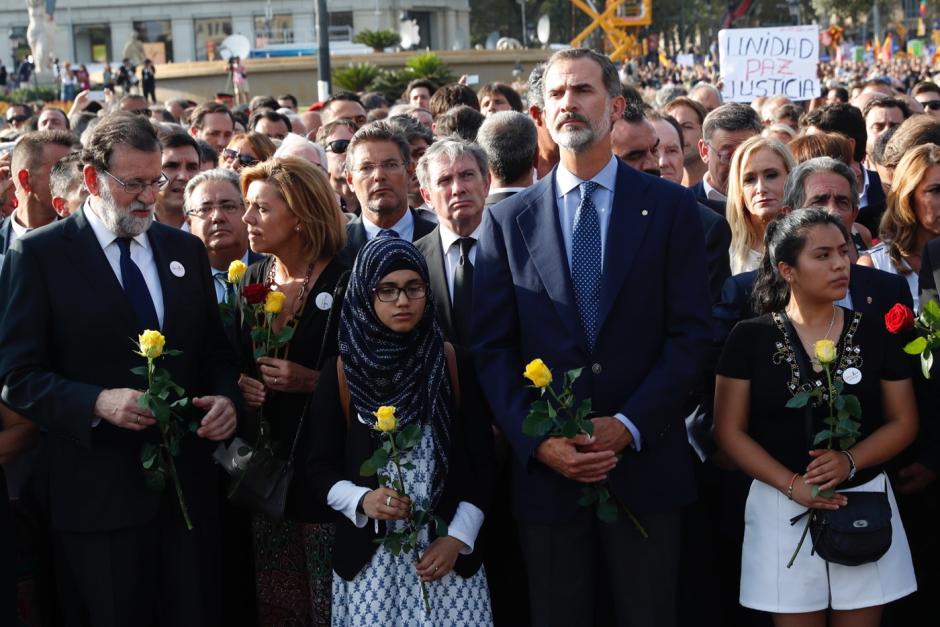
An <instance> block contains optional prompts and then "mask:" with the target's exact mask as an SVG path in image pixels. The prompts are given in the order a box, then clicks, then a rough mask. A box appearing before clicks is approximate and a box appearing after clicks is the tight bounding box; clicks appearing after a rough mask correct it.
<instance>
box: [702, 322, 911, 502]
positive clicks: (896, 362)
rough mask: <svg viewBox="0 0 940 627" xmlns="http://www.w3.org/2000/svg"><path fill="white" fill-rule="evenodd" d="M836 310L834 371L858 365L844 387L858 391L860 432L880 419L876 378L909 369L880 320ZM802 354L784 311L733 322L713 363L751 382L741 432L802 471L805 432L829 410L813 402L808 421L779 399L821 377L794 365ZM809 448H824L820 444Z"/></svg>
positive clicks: (860, 478)
mask: <svg viewBox="0 0 940 627" xmlns="http://www.w3.org/2000/svg"><path fill="white" fill-rule="evenodd" d="M843 311H844V312H845V324H843V328H842V333H841V335H840V337H839V341H838V343H837V344H836V350H837V353H838V359H837V361H836V367H835V368H834V370H833V376H834V377H835V378H837V379H838V380H843V377H844V375H845V372H846V371H847V370H849V369H850V368H854V369H856V370H858V371H859V372H860V373H861V380H860V381H858V382H857V383H854V384H849V383H846V384H845V389H844V391H843V393H844V394H854V395H855V396H857V397H858V400H859V402H860V404H861V406H862V419H861V428H860V429H859V430H860V431H861V438H860V439H864V438H866V437H867V436H869V435H871V433H872V432H874V431H875V430H876V429H878V428H879V427H880V426H881V425H882V424H884V414H883V410H882V403H881V384H880V383H881V381H882V380H886V381H895V380H900V379H907V378H909V377H910V376H911V375H910V370H909V367H908V363H907V360H906V358H905V355H904V353H903V351H902V350H901V348H900V346H899V344H898V342H897V341H896V340H895V338H894V337H893V336H890V335H889V334H888V332H887V331H886V330H885V328H884V325H883V323H882V322H881V321H880V320H875V319H866V318H864V316H862V314H861V313H859V312H853V311H849V310H843ZM788 331H789V332H788ZM791 338H792V339H791ZM797 351H799V353H798V352H797ZM809 362H810V359H809V355H807V354H806V351H805V350H804V348H803V345H802V344H801V343H800V342H799V340H798V339H797V335H796V332H795V331H794V330H793V329H792V325H791V323H790V321H789V319H788V318H787V316H786V315H785V314H782V313H773V314H766V315H763V316H761V317H759V318H754V319H752V320H745V321H742V322H740V323H738V324H737V325H736V326H735V327H734V329H733V330H732V332H731V335H729V336H728V341H727V343H726V344H725V347H724V351H723V352H722V355H721V360H720V362H719V364H718V369H717V373H718V374H720V375H722V376H725V377H731V378H734V379H747V380H749V381H750V382H751V395H750V412H749V420H748V433H749V434H750V436H751V437H752V438H754V440H755V441H756V442H757V443H758V444H760V445H761V446H762V447H763V448H764V449H765V450H766V451H767V452H768V453H770V454H771V455H772V456H773V457H774V458H775V459H777V460H778V461H779V462H780V463H782V464H783V465H784V466H786V467H787V468H789V469H790V470H792V471H793V472H801V473H802V472H805V471H806V466H807V465H808V464H809V463H810V461H811V459H812V458H811V457H810V456H809V454H808V451H809V450H810V449H811V448H814V447H813V446H812V438H813V436H814V435H815V434H816V433H818V432H819V431H821V430H823V429H824V428H825V426H824V423H823V420H824V419H825V417H826V416H827V415H828V405H827V404H821V405H820V406H818V407H813V409H812V425H811V427H810V429H807V424H806V413H805V410H803V409H790V408H787V407H786V403H787V401H788V400H789V399H790V398H791V397H792V396H793V395H794V394H796V393H797V392H799V391H809V390H810V388H811V387H813V386H815V387H822V386H824V385H825V373H824V372H818V373H817V372H814V371H813V370H812V369H810V372H808V373H803V372H802V371H801V370H806V369H808V368H806V367H804V368H803V369H801V367H800V364H801V363H803V364H809ZM853 374H854V373H853ZM849 379H850V380H851V379H852V377H849ZM836 447H837V445H836ZM815 448H825V444H820V445H818V446H817V447H815ZM881 470H882V468H881V467H877V468H867V469H865V470H860V471H859V472H858V475H856V477H855V479H854V480H853V481H852V482H851V484H847V485H858V484H861V483H864V482H866V481H868V480H870V479H872V478H873V477H875V475H877V474H878V473H879V472H880V471H881Z"/></svg>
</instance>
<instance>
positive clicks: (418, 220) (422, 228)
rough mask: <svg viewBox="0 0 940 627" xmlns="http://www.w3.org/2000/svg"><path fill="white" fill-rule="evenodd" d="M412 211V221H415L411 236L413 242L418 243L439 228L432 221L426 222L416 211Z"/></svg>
mask: <svg viewBox="0 0 940 627" xmlns="http://www.w3.org/2000/svg"><path fill="white" fill-rule="evenodd" d="M409 211H411V216H412V219H413V220H414V228H413V231H414V232H413V233H412V235H411V241H412V242H417V241H418V240H419V239H421V238H422V237H424V236H425V235H427V234H428V233H430V232H431V231H433V230H434V229H436V228H437V225H436V224H435V223H433V222H431V221H430V220H425V219H424V218H422V217H421V216H419V215H418V212H417V211H415V210H414V209H409Z"/></svg>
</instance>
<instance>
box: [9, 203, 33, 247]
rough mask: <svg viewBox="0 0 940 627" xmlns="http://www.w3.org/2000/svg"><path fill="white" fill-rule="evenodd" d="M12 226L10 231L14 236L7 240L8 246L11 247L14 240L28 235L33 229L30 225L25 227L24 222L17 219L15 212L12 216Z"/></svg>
mask: <svg viewBox="0 0 940 627" xmlns="http://www.w3.org/2000/svg"><path fill="white" fill-rule="evenodd" d="M10 226H11V227H12V228H11V229H10V233H11V235H12V237H11V238H10V241H9V242H7V247H8V248H9V246H10V245H11V244H12V243H13V242H14V241H16V240H18V239H19V238H21V237H23V236H24V235H26V234H27V233H29V232H30V231H31V230H32V229H30V228H29V227H25V226H23V225H22V224H20V221H19V220H17V219H16V213H15V212H14V213H13V214H12V215H11V216H10Z"/></svg>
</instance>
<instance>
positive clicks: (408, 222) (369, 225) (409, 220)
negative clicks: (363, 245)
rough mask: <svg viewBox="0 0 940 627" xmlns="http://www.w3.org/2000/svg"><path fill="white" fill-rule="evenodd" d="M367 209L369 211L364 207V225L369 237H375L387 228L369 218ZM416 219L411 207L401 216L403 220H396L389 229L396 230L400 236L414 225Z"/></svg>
mask: <svg viewBox="0 0 940 627" xmlns="http://www.w3.org/2000/svg"><path fill="white" fill-rule="evenodd" d="M366 211H368V209H366V208H365V207H363V209H362V226H363V227H364V228H365V230H366V236H367V237H368V239H372V238H373V237H375V236H376V235H378V234H379V231H384V230H386V229H383V228H380V227H379V225H377V224H376V223H375V222H373V221H372V220H370V219H368V218H367V217H366ZM414 221H415V219H414V216H412V215H411V209H406V210H405V215H403V216H402V217H401V220H399V221H398V222H396V223H395V224H394V225H392V226H390V227H389V230H392V231H395V232H396V233H398V235H399V236H401V235H402V232H403V231H404V230H405V229H407V228H408V227H411V226H413V225H414Z"/></svg>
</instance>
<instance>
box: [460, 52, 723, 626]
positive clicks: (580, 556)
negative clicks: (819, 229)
mask: <svg viewBox="0 0 940 627" xmlns="http://www.w3.org/2000/svg"><path fill="white" fill-rule="evenodd" d="M543 90H544V91H543V94H544V98H545V108H544V114H545V123H546V125H547V126H548V128H549V129H550V130H551V132H552V136H553V137H554V139H555V141H556V142H557V143H558V145H559V147H560V154H561V162H560V164H559V165H558V167H557V168H555V170H554V171H553V172H552V173H551V175H550V176H547V177H546V178H544V179H542V180H540V181H539V182H538V183H537V184H535V185H533V186H532V187H530V188H529V189H527V190H526V191H524V192H521V193H519V194H516V195H515V196H513V197H512V198H509V199H508V200H505V201H503V202H502V203H500V204H499V205H497V206H494V207H491V208H490V209H488V210H487V211H486V215H485V217H484V220H483V233H482V236H481V238H480V243H479V244H478V246H479V250H478V252H477V267H476V271H475V273H474V324H473V327H472V332H473V337H474V343H473V351H474V353H475V358H476V362H477V370H478V372H479V375H480V379H481V383H482V385H483V389H484V391H485V393H486V396H487V399H488V400H489V402H490V405H491V407H492V409H493V414H494V415H495V416H496V420H497V423H498V424H499V426H500V428H501V429H502V430H503V432H504V433H505V434H506V437H507V439H508V440H509V442H510V444H511V446H512V449H513V453H514V456H513V459H514V465H513V495H514V503H515V508H514V509H515V513H516V517H517V520H519V523H520V527H521V530H520V531H521V537H522V544H523V550H524V553H525V559H526V565H527V567H528V571H529V591H530V594H531V608H532V613H533V623H534V624H535V625H550V624H551V625H554V624H558V625H584V624H588V625H589V624H592V622H593V615H594V609H595V601H597V602H598V609H599V610H601V611H603V610H608V611H611V609H612V611H613V613H614V614H615V615H616V619H617V622H618V624H621V625H662V626H666V627H668V626H670V625H675V623H676V617H675V612H676V607H675V597H676V572H677V566H678V546H679V510H680V508H681V507H682V506H683V505H686V504H687V503H689V502H691V501H692V500H693V499H694V497H695V495H694V491H695V490H694V485H693V480H692V471H691V466H690V463H689V457H688V454H687V452H686V450H687V446H688V445H687V443H686V436H685V428H684V425H683V416H682V410H683V404H684V401H685V394H684V393H677V391H685V390H687V389H689V388H690V387H691V386H692V384H693V383H694V382H695V380H696V379H697V378H698V376H699V372H700V369H701V366H702V363H703V361H704V359H705V357H706V353H707V349H708V345H709V340H710V328H709V320H708V302H709V299H708V290H707V283H708V281H707V277H706V271H705V265H706V264H705V241H704V237H703V235H702V228H701V225H700V223H699V222H698V221H696V220H689V219H688V216H690V215H695V211H696V209H695V200H694V198H693V195H692V194H691V192H689V191H687V190H684V189H682V188H680V187H677V186H675V185H672V184H669V183H667V182H665V181H662V180H661V179H659V178H656V177H651V176H648V175H646V174H643V173H640V172H636V171H635V170H633V169H632V168H629V167H628V166H626V165H624V164H621V163H620V162H619V160H618V159H617V158H616V157H615V156H614V155H613V154H612V152H611V148H610V129H611V125H612V124H613V122H614V120H616V119H617V118H619V117H621V116H622V114H623V108H624V99H623V96H622V95H621V88H620V81H619V79H618V76H617V71H616V68H615V67H614V66H613V64H612V63H611V62H610V60H609V59H608V58H607V57H604V56H601V55H599V54H597V53H595V52H593V51H591V50H588V49H583V48H578V49H571V50H565V51H561V52H557V53H555V54H554V55H553V56H552V58H551V59H550V60H549V62H548V64H547V68H546V70H545V74H544V76H543ZM534 358H541V359H543V360H544V361H545V362H546V363H547V364H548V365H549V366H550V367H551V368H552V369H553V371H554V372H555V379H556V381H559V384H560V380H561V379H562V376H561V373H563V372H565V371H567V370H569V369H571V368H579V367H584V370H583V371H582V374H581V376H580V378H579V379H578V380H577V382H576V383H575V385H574V393H575V396H576V397H578V398H581V399H587V398H590V399H591V401H592V407H593V409H594V413H595V415H596V416H597V417H595V418H593V420H592V422H593V427H594V428H593V431H594V434H593V437H590V438H588V437H586V436H578V437H576V438H571V439H569V438H563V437H532V436H529V435H526V434H525V433H524V431H523V426H522V425H523V419H524V418H525V416H526V414H527V413H528V409H529V406H530V404H531V403H532V402H533V401H535V400H536V399H537V398H538V396H537V395H536V394H535V393H533V392H532V391H531V390H530V389H527V387H526V385H525V381H524V380H523V378H522V372H523V369H524V368H525V365H526V363H527V362H528V361H530V360H532V359H534ZM618 456H619V457H618ZM605 479H607V480H609V483H610V489H611V490H612V491H613V493H614V494H615V495H616V498H617V499H618V500H619V501H621V502H622V503H624V504H625V505H626V506H627V507H629V508H631V509H632V511H633V512H634V513H635V514H636V515H637V516H638V518H639V520H640V522H641V523H642V524H643V526H644V527H645V529H646V531H647V532H649V537H648V538H643V537H642V536H641V535H640V533H639V532H638V530H637V529H636V528H635V527H634V525H633V524H632V523H631V522H630V521H629V518H628V517H627V516H626V515H624V514H623V513H621V514H620V516H619V519H618V520H617V521H616V522H613V523H602V522H600V521H599V520H598V519H597V518H596V516H595V513H594V511H593V509H592V508H590V507H581V506H579V505H578V500H579V496H580V492H581V487H582V486H584V485H585V484H590V483H596V482H598V481H603V480H605ZM601 573H603V574H601ZM598 575H600V577H601V578H600V579H598ZM605 590H610V591H612V593H611V594H606V593H605Z"/></svg>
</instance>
